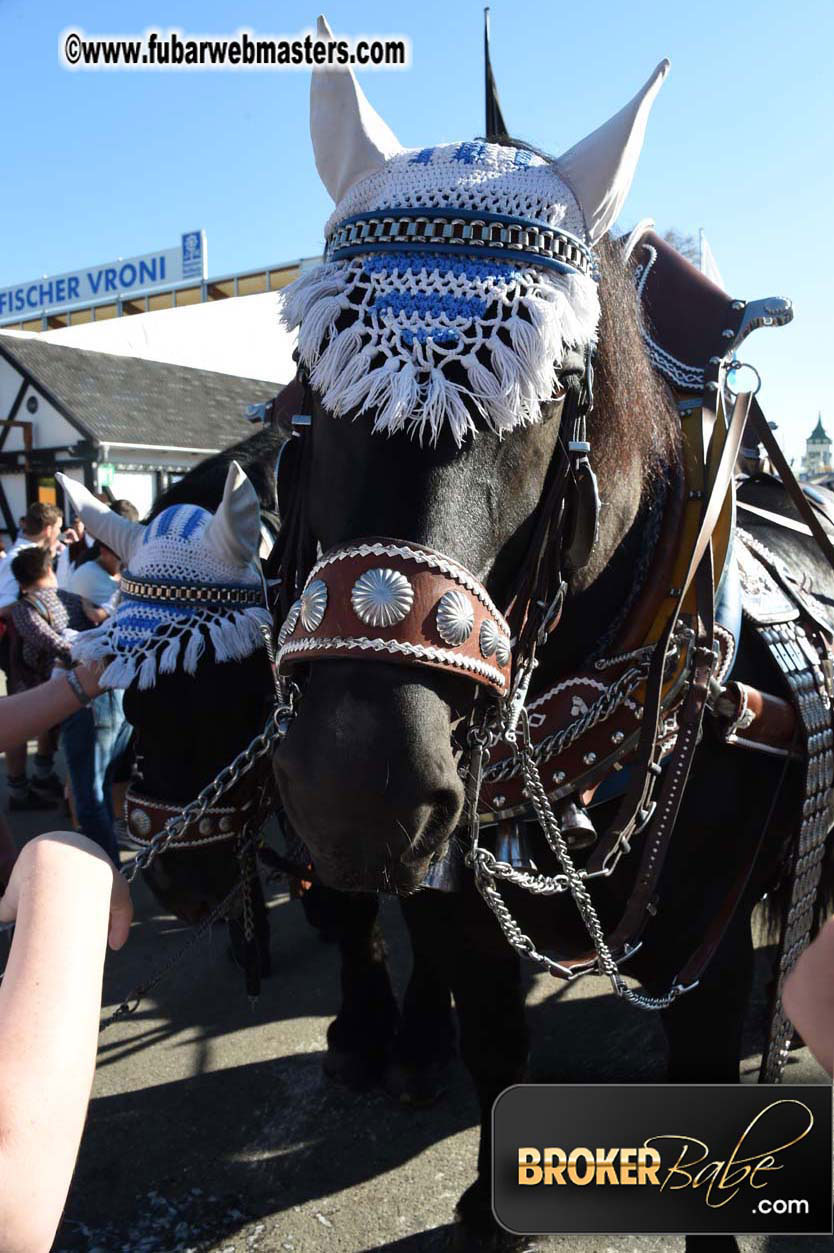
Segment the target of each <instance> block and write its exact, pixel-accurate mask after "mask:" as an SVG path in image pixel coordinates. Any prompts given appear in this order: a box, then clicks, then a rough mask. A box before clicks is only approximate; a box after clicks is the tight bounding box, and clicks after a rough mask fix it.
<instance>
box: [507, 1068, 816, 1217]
mask: <svg viewBox="0 0 834 1253" xmlns="http://www.w3.org/2000/svg"><path fill="white" fill-rule="evenodd" d="M831 1201H832V1191H831V1088H830V1087H828V1086H827V1085H819V1086H812V1085H802V1086H799V1085H790V1086H776V1085H767V1086H756V1087H754V1086H752V1085H744V1086H741V1085H740V1086H738V1087H734V1086H730V1085H723V1084H722V1085H715V1086H711V1085H705V1086H695V1085H668V1086H663V1085H651V1086H629V1087H621V1086H613V1085H605V1086H603V1085H592V1086H587V1087H586V1086H564V1087H562V1086H555V1085H520V1086H518V1087H514V1088H510V1089H508V1090H507V1091H506V1092H504V1093H502V1094H501V1096H500V1097H499V1098H498V1100H497V1101H496V1103H495V1107H494V1110H493V1207H494V1211H495V1216H496V1218H497V1219H498V1221H499V1222H500V1223H501V1224H502V1225H503V1226H505V1227H507V1228H508V1229H509V1230H510V1231H514V1232H519V1233H534V1232H535V1233H540V1232H599V1233H616V1232H628V1233H631V1234H640V1233H642V1232H668V1233H678V1232H690V1233H698V1232H704V1233H713V1234H717V1233H723V1232H729V1233H734V1234H742V1233H746V1232H750V1233H755V1232H759V1233H761V1232H767V1233H771V1232H772V1233H788V1232H791V1233H793V1232H795V1233H801V1234H811V1233H814V1234H829V1233H830V1232H831Z"/></svg>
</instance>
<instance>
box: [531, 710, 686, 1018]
mask: <svg viewBox="0 0 834 1253" xmlns="http://www.w3.org/2000/svg"><path fill="white" fill-rule="evenodd" d="M525 723H526V718H525ZM519 756H520V758H521V769H522V773H523V775H524V782H525V785H526V787H527V792H528V795H529V797H530V799H531V801H532V802H533V808H534V809H535V811H536V816H537V817H538V819H539V822H540V823H541V826H542V830H543V831H544V834H545V838H546V840H547V842H548V844H549V845H550V848H551V849H552V850H553V852H554V853H555V854H556V856H557V858H558V859H559V864H560V865H561V867H562V869H563V870H564V872H565V875H566V877H567V879H568V883H569V886H570V893H571V896H572V897H573V899H574V903H575V904H576V907H577V909H578V910H579V914H580V917H581V918H582V921H583V922H584V924H585V926H586V928H587V930H588V934H589V935H590V937H591V940H592V941H593V945H594V948H595V949H596V953H597V962H598V965H599V967H600V970H601V972H602V973H603V974H605V975H607V977H608V979H609V980H610V981H611V986H612V988H613V989H614V992H615V993H616V994H617V996H620V997H622V998H623V1000H626V1001H629V1002H630V1003H631V1004H632V1005H636V1006H638V1007H639V1008H640V1009H666V1008H667V1007H668V1006H669V1005H671V1004H672V1002H673V1001H676V1000H677V998H678V997H679V996H680V995H681V994H682V993H683V992H684V991H685V990H686V989H685V988H683V987H681V985H680V984H674V985H673V986H672V987H671V988H670V989H669V991H668V992H667V993H666V994H665V995H664V996H649V995H647V994H646V993H644V992H635V991H634V990H633V989H632V988H630V987H628V985H627V984H626V982H625V980H624V979H623V977H622V975H621V974H620V972H619V969H618V967H617V963H616V961H615V959H614V955H613V953H612V952H611V950H610V948H609V947H608V945H607V943H606V940H605V934H604V932H603V929H602V923H601V922H600V920H599V915H598V914H597V912H596V909H595V908H594V904H593V901H592V900H591V896H590V893H589V892H588V889H587V888H586V886H585V883H584V881H583V877H582V875H581V873H580V872H579V870H577V868H576V866H575V865H574V863H573V859H572V858H571V855H570V850H569V849H568V846H567V844H566V842H565V839H564V836H563V835H562V831H561V828H560V827H559V824H558V822H557V821H556V815H555V814H554V813H553V809H552V807H551V805H550V801H549V800H548V796H547V792H546V791H545V789H544V784H543V783H542V780H541V775H540V774H539V770H538V766H537V764H536V762H535V760H534V758H533V755H532V753H531V752H530V749H529V733H528V728H527V726H526V725H525V736H524V743H523V744H522V745H521V746H520V748H519Z"/></svg>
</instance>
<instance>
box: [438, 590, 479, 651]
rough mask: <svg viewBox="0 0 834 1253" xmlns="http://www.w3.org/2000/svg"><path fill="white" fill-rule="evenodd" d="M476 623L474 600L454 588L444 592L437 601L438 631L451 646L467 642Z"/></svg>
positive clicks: (455, 646) (454, 646)
mask: <svg viewBox="0 0 834 1253" xmlns="http://www.w3.org/2000/svg"><path fill="white" fill-rule="evenodd" d="M474 625H475V612H474V610H473V608H472V602H471V600H470V599H469V597H468V596H466V595H465V594H464V593H463V592H458V591H456V590H455V589H454V588H453V589H452V590H451V591H448V592H444V593H443V595H442V596H441V597H440V600H439V601H438V602H437V633H438V635H439V636H440V638H441V639H442V640H443V641H444V642H445V643H446V644H448V645H449V647H450V648H457V647H458V645H459V644H465V643H466V641H467V640H468V639H469V636H470V635H471V634H472V628H473V627H474Z"/></svg>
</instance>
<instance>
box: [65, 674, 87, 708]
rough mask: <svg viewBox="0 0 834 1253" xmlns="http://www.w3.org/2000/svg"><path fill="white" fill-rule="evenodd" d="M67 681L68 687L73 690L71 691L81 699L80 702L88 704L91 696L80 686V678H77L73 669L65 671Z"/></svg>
mask: <svg viewBox="0 0 834 1253" xmlns="http://www.w3.org/2000/svg"><path fill="white" fill-rule="evenodd" d="M67 683H69V685H70V687H71V688H72V690H73V693H74V694H75V696H77V697H78V699H79V700H80V701H81V704H82V705H89V703H90V701H91V700H92V699H93V698H92V696H88V695H87V693H86V692H85V691H84V688H83V687H82V686H81V680H80V679H79V677H78V675H77V674H76V673H75V671H74V670H68V671H67Z"/></svg>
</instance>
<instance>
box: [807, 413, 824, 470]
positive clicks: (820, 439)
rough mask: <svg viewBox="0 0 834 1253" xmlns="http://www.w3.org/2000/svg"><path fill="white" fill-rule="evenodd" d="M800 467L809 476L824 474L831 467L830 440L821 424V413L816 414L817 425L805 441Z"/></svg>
mask: <svg viewBox="0 0 834 1253" xmlns="http://www.w3.org/2000/svg"><path fill="white" fill-rule="evenodd" d="M802 469H803V471H804V473H805V474H806V475H808V477H809V478H811V477H812V476H813V475H815V474H825V473H826V471H828V470H830V469H831V440H830V438H829V437H828V435H827V433H826V430H825V427H824V426H823V424H822V414H820V415H819V416H818V418H817V425H816V426H815V427H814V429H813V431H812V432H811V434H810V435H809V436H808V439H807V440H806V441H805V456H804V457H803V458H802Z"/></svg>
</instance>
